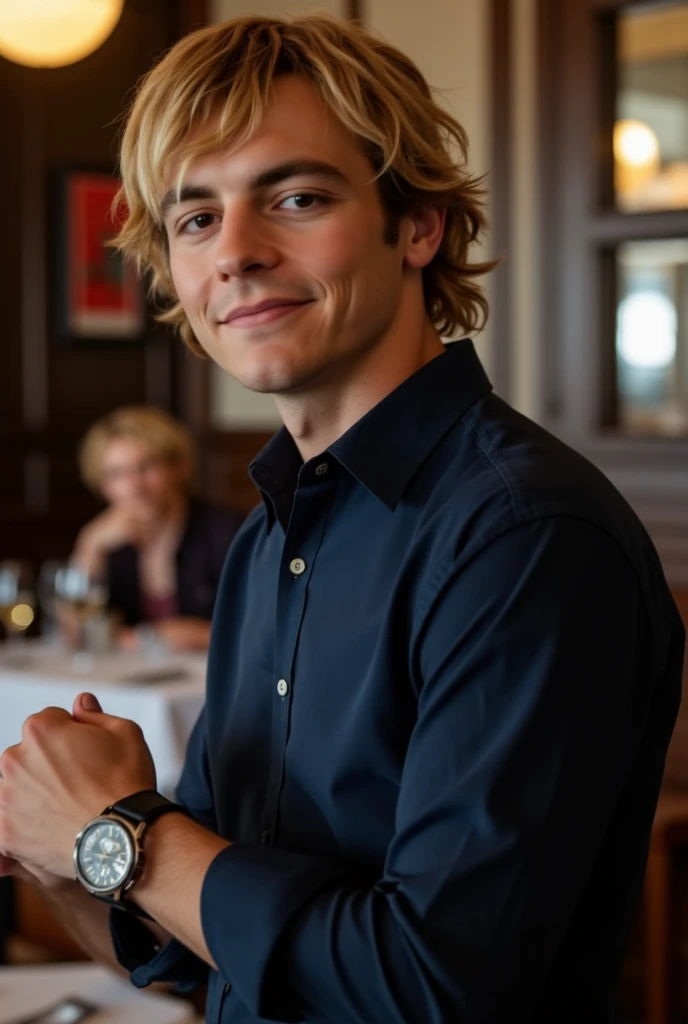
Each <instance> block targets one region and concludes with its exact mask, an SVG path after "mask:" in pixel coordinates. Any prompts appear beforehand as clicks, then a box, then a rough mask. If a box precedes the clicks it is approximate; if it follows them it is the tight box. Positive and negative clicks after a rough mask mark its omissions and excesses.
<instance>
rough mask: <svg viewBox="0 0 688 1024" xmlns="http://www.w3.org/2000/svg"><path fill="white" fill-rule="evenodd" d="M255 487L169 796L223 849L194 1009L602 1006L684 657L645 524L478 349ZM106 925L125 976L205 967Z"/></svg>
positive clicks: (623, 931)
mask: <svg viewBox="0 0 688 1024" xmlns="http://www.w3.org/2000/svg"><path fill="white" fill-rule="evenodd" d="M251 473H252V476H253V479H254V481H255V482H256V484H257V485H258V487H259V488H260V490H261V493H262V496H263V505H262V506H260V507H259V508H258V509H257V510H256V511H255V512H254V513H253V514H252V515H251V516H250V517H249V519H248V520H247V522H246V523H245V525H244V527H243V528H242V530H241V532H240V533H239V535H238V537H237V538H236V540H235V542H234V544H233V545H232V549H231V552H230V554H229V557H228V560H227V564H226V566H225V571H224V574H223V579H222V583H221V585H220V590H219V593H218V601H217V605H216V608H215V616H214V623H213V632H212V641H211V650H210V661H209V668H208V692H207V703H206V709H205V712H204V713H203V714H202V715H201V717H200V719H199V722H198V724H197V726H196V729H195V732H194V734H193V737H192V739H191V741H190V744H189V749H188V755H187V761H186V767H185V770H184V774H183V778H182V780H181V783H180V786H179V791H178V796H179V799H180V800H181V801H182V802H183V803H185V804H186V805H187V806H188V807H189V808H190V809H191V811H192V813H193V814H194V816H195V817H196V818H197V819H198V820H199V821H200V822H202V823H203V824H204V825H206V826H207V827H209V828H211V829H213V830H216V831H218V832H219V833H220V834H221V835H223V836H225V837H227V838H228V839H231V840H233V841H235V845H232V846H230V847H228V848H227V849H226V850H225V851H223V852H222V853H220V854H219V855H218V856H217V857H216V859H215V860H214V861H213V863H212V865H211V867H210V869H209V871H208V873H207V875H206V878H205V881H204V884H203V890H202V896H201V914H202V921H203V929H204V934H205V938H206V941H207V944H208V946H209V949H210V952H211V954H212V956H213V958H214V960H215V962H216V963H217V965H218V967H219V974H218V973H216V972H211V976H210V989H209V998H208V1011H207V1014H208V1020H209V1021H218V1020H222V1022H224V1024H229V1022H233V1024H239V1022H241V1024H249V1022H256V1021H257V1020H258V1019H267V1020H278V1021H301V1020H305V1021H310V1022H318V1024H401V1022H403V1024H507V1022H508V1024H524V1022H529V1024H533V1022H537V1024H553V1022H556V1024H573V1022H576V1024H602V1022H604V1024H608V1022H611V1021H616V1020H618V1019H619V1018H618V1016H617V1009H616V992H617V981H618V976H619V971H620V967H621V963H622V959H623V955H624V947H625V943H626V938H627V934H628V930H629V924H630V922H631V918H632V916H633V911H634V908H635V906H636V901H637V898H638V895H639V890H640V886H641V881H642V877H643V869H644V865H645V859H646V853H647V845H648V836H649V832H650V826H651V822H652V817H653V811H654V807H655V803H656V799H657V793H658V790H659V786H660V780H661V776H662V771H663V766H664V759H665V753H666V749H667V744H668V742H669V736H670V733H671V730H672V726H673V723H674V719H675V716H676V711H677V707H678V702H679V692H680V685H681V664H682V657H683V643H684V634H683V627H682V625H681V622H680V619H679V617H678V614H677V611H676V608H675V606H674V603H673V601H672V599H671V596H670V594H669V591H668V589H667V586H666V583H665V581H664V576H663V573H662V570H661V567H660V564H659V562H658V559H657V556H656V554H655V551H654V549H653V547H652V544H651V543H650V541H649V539H648V537H647V535H646V533H645V531H644V529H643V527H642V526H641V525H640V523H639V521H638V520H637V518H636V516H635V515H634V513H633V512H632V511H631V509H630V508H629V507H628V505H627V504H626V502H625V501H624V500H623V499H622V498H621V496H620V495H619V494H618V493H617V491H616V490H615V489H614V488H613V487H612V485H611V484H610V483H609V482H608V481H607V480H606V479H605V477H604V476H603V475H602V474H601V473H600V472H598V471H597V470H596V469H595V468H594V467H593V466H591V465H590V464H589V463H588V462H586V461H585V460H584V459H582V458H581V457H580V456H579V455H577V454H576V453H575V452H573V451H571V450H570V449H569V448H567V447H566V446H565V445H563V444H562V443H560V442H559V441H557V440H556V439H555V438H554V437H552V436H550V435H549V434H547V433H546V432H545V431H544V430H541V429H540V428H539V427H537V426H536V425H534V424H533V423H531V422H530V421H529V420H527V419H525V418H524V417H523V416H521V415H519V414H518V413H516V412H515V411H514V410H513V409H511V408H510V407H509V406H508V405H506V404H505V403H504V402H502V401H501V400H500V399H498V398H496V397H494V396H493V395H492V394H491V393H490V385H489V383H488V380H487V378H486V376H485V374H484V372H483V370H482V368H481V366H480V363H479V361H478V359H477V356H476V354H475V351H474V349H473V346H472V344H471V343H470V342H468V341H463V342H459V343H457V344H455V345H452V346H451V347H450V349H449V351H448V352H447V353H446V354H444V355H440V356H439V357H438V358H437V359H435V360H433V361H432V362H431V363H429V364H428V365H427V366H425V367H423V368H422V369H421V370H420V371H419V372H418V373H416V374H414V375H413V376H412V377H411V378H410V379H408V380H407V381H405V382H404V383H403V384H402V385H401V386H400V387H399V388H397V389H396V390H395V391H394V392H393V393H392V394H390V395H389V396H388V397H387V398H385V399H384V400H383V401H382V402H380V403H379V405H377V406H376V407H375V408H374V409H372V410H371V411H370V412H369V413H368V414H367V415H366V416H364V417H363V418H362V419H361V420H360V421H359V422H358V423H356V424H355V425H354V426H353V427H352V428H351V429H350V430H349V431H347V433H346V434H344V435H343V436H342V437H341V438H339V440H337V441H336V442H335V443H334V444H333V445H332V446H331V447H330V448H329V449H328V450H327V451H325V452H324V453H323V454H322V455H320V456H318V457H317V458H314V459H311V460H309V461H308V462H307V463H305V464H302V462H301V459H300V457H299V455H298V452H297V450H296V447H295V445H294V443H293V441H292V439H291V438H290V436H289V434H288V433H287V432H286V431H284V430H282V431H281V432H280V433H279V434H277V435H276V436H275V437H274V438H273V439H272V441H271V442H270V443H269V444H268V445H267V447H266V448H265V449H264V451H263V452H262V453H261V455H260V456H259V457H258V458H257V459H256V460H255V462H254V464H253V466H252V467H251ZM112 927H113V934H114V935H115V939H116V944H117V946H118V952H119V955H120V957H121V960H122V962H123V963H124V964H125V965H126V966H128V967H129V969H132V968H137V969H135V970H134V971H133V980H134V983H135V984H137V985H145V984H147V983H148V982H150V981H152V980H154V979H156V978H169V979H173V978H174V979H185V980H186V982H188V983H191V982H192V980H193V977H194V974H195V973H198V971H199V970H201V971H202V970H203V969H202V968H201V967H200V961H198V960H196V959H195V958H194V957H193V956H192V955H191V954H190V953H189V952H188V951H186V950H184V947H182V946H181V945H180V944H179V943H177V942H176V941H173V942H171V943H170V944H168V945H167V946H166V947H165V948H164V949H163V950H162V951H160V952H159V953H157V955H155V956H154V957H153V952H154V949H153V945H152V940H151V941H146V940H145V935H146V933H145V932H144V931H142V926H141V925H140V923H139V922H137V921H135V920H134V919H133V918H131V919H130V918H129V917H128V915H125V914H121V912H115V915H113V922H112ZM149 958H152V959H151V960H150V962H148V963H147V962H146V961H147V960H148V959H149Z"/></svg>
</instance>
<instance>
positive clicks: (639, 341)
mask: <svg viewBox="0 0 688 1024" xmlns="http://www.w3.org/2000/svg"><path fill="white" fill-rule="evenodd" d="M616 344H617V350H618V353H619V355H620V356H621V358H622V359H623V361H624V362H625V363H626V364H627V365H628V366H633V367H636V368H637V369H643V370H663V369H665V367H667V366H670V365H671V363H672V362H673V361H674V357H675V355H676V307H675V306H674V304H673V302H672V301H671V299H669V298H668V297H667V296H666V295H663V294H662V293H661V292H658V291H649V290H648V291H640V292H633V293H632V294H631V295H627V296H626V298H625V299H623V300H622V301H621V303H620V304H619V312H618V320H617V343H616Z"/></svg>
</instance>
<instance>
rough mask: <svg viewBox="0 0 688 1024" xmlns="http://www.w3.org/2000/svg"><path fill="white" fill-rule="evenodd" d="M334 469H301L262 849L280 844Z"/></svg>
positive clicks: (279, 625) (284, 584) (284, 594)
mask: <svg viewBox="0 0 688 1024" xmlns="http://www.w3.org/2000/svg"><path fill="white" fill-rule="evenodd" d="M333 468H334V467H333V465H332V459H331V457H327V458H322V459H319V460H317V462H316V463H315V464H313V463H307V464H305V465H304V466H303V467H302V468H301V472H300V473H299V482H298V485H297V488H296V493H295V496H294V504H293V507H292V513H291V516H290V519H289V525H288V527H287V531H286V535H285V539H284V546H283V549H282V557H281V561H280V568H279V581H278V589H277V608H276V615H277V621H276V626H275V659H274V668H275V672H274V679H273V683H272V685H273V687H274V693H273V702H272V743H271V748H270V772H269V778H268V787H267V795H266V800H265V806H264V810H263V815H262V820H261V835H260V842H261V844H262V845H263V846H271V845H272V844H273V843H274V841H275V832H276V824H277V820H278V809H279V798H280V791H281V788H282V779H283V776H284V760H285V753H286V747H287V740H288V736H289V719H290V715H291V708H292V702H293V696H294V689H295V686H296V685H297V684H298V681H297V680H296V679H295V678H294V665H295V661H296V650H297V647H298V642H299V634H300V632H301V626H302V623H303V618H304V614H305V611H306V601H307V596H308V585H309V582H310V579H311V576H312V574H313V572H314V571H315V566H316V561H317V556H318V551H319V549H320V545H321V544H322V540H323V537H324V534H325V528H326V525H327V520H328V517H329V512H330V507H331V504H332V500H333V498H334V492H335V486H336V485H335V473H334V471H333Z"/></svg>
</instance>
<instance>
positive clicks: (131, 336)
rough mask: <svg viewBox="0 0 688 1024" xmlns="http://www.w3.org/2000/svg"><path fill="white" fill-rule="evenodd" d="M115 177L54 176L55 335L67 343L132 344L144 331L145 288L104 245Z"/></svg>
mask: <svg viewBox="0 0 688 1024" xmlns="http://www.w3.org/2000/svg"><path fill="white" fill-rule="evenodd" d="M118 188H119V182H118V181H117V178H115V177H114V176H112V175H110V174H106V173H103V172H101V171H89V170H69V171H63V172H61V173H60V175H59V178H58V189H59V196H58V211H59V213H60V224H59V233H58V240H57V241H58V250H59V264H58V295H57V313H58V325H57V326H58V335H59V337H60V339H61V340H62V341H66V342H94V343H98V342H101V343H108V342H110V343H118V342H125V343H131V342H136V341H141V340H142V339H143V336H144V334H145V329H146V304H145V296H144V288H143V284H142V282H141V281H140V280H139V278H138V276H137V274H136V272H135V270H134V268H133V267H132V266H131V265H130V264H128V263H126V262H125V261H124V260H123V259H122V257H121V255H120V254H119V253H118V252H116V251H115V250H114V249H113V248H112V247H111V246H110V245H108V242H109V241H110V239H112V238H113V237H114V235H115V234H116V233H117V229H118V223H117V220H118V219H119V218H116V217H115V215H114V214H113V201H114V199H115V196H116V195H117V191H118Z"/></svg>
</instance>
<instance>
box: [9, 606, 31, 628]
mask: <svg viewBox="0 0 688 1024" xmlns="http://www.w3.org/2000/svg"><path fill="white" fill-rule="evenodd" d="M10 618H11V619H12V625H13V626H14V627H15V629H27V628H28V627H29V626H30V625H31V623H32V622H33V608H32V607H31V605H30V604H15V606H14V608H13V609H12V613H11V615H10Z"/></svg>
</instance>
